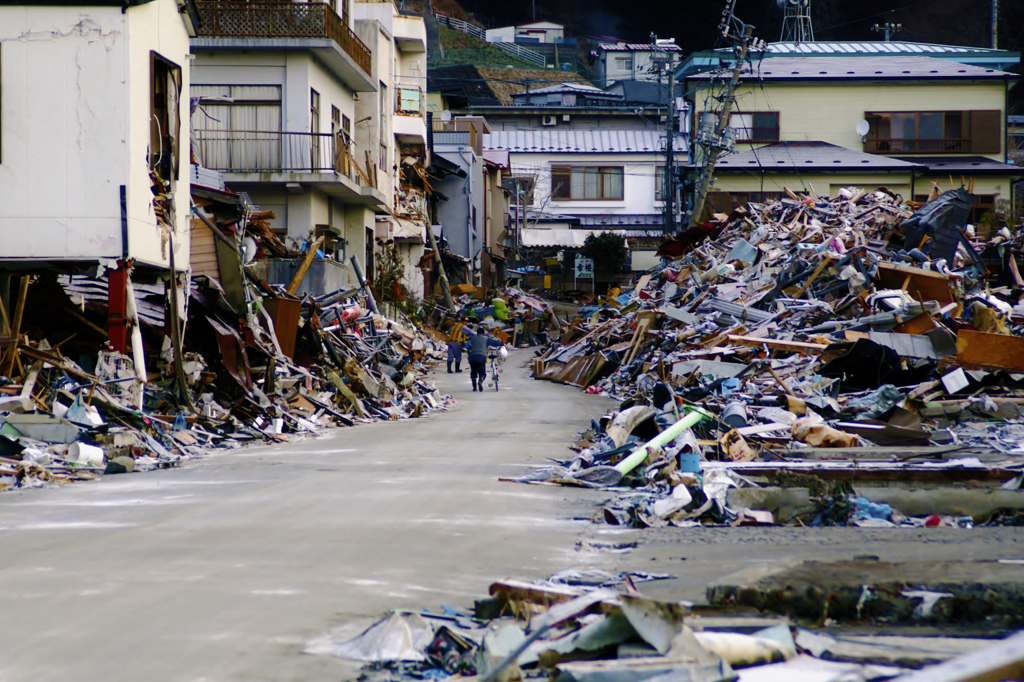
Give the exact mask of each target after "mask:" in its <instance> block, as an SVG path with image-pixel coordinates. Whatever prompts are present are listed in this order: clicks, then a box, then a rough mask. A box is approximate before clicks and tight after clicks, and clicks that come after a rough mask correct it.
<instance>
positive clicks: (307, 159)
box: [192, 130, 352, 179]
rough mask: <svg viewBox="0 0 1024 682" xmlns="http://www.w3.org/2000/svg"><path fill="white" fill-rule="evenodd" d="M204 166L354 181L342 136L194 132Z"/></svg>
mask: <svg viewBox="0 0 1024 682" xmlns="http://www.w3.org/2000/svg"><path fill="white" fill-rule="evenodd" d="M192 139H193V143H194V144H195V145H196V146H197V149H196V152H197V154H198V156H199V158H200V160H201V161H202V163H203V166H204V167H206V168H210V169H213V170H218V171H223V172H227V173H318V172H333V173H338V174H339V175H344V176H345V177H347V178H349V179H352V151H351V148H350V146H349V144H348V143H346V142H345V139H344V138H343V137H342V135H340V134H338V135H332V134H330V133H285V132H277V131H263V130H193V131H192Z"/></svg>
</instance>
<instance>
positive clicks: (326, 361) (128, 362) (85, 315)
mask: <svg viewBox="0 0 1024 682" xmlns="http://www.w3.org/2000/svg"><path fill="white" fill-rule="evenodd" d="M260 215H261V214H258V213H254V214H253V216H255V217H254V218H253V219H252V220H251V221H249V222H247V221H246V218H245V216H244V215H243V217H242V219H241V220H236V221H234V222H232V221H229V222H228V224H225V223H220V224H215V223H214V221H213V220H211V219H208V218H205V217H203V218H202V220H203V221H204V222H205V223H206V227H208V228H209V230H211V231H216V234H218V235H220V236H219V237H218V239H219V240H221V241H223V242H225V243H227V244H228V245H230V247H231V249H234V251H233V252H232V251H230V250H229V251H228V255H229V256H231V257H232V258H234V263H235V266H237V267H238V268H239V269H238V271H230V272H228V271H221V276H219V277H218V276H214V275H213V274H200V275H196V276H193V277H191V278H185V277H183V276H182V275H181V274H180V273H175V274H174V275H172V274H165V275H164V276H163V278H162V279H161V278H159V277H153V276H152V273H150V272H148V271H135V269H134V267H133V264H132V263H131V262H125V261H117V262H111V263H109V264H108V267H99V268H93V269H92V270H91V271H89V272H85V273H75V274H55V273H53V272H48V271H42V272H39V273H32V274H26V275H23V276H21V277H20V278H17V279H15V280H14V283H15V284H16V286H12V293H13V296H12V300H13V301H14V303H13V304H12V306H11V307H12V310H11V311H10V313H11V314H10V315H8V310H6V309H5V308H4V306H3V305H2V304H0V313H2V314H0V325H2V328H0V343H2V359H0V490H10V489H23V488H28V487H36V486H41V485H45V484H47V483H51V482H67V481H76V480H90V479H93V478H96V477H97V476H100V475H103V474H105V473H106V474H114V473H129V472H132V471H148V470H151V469H156V468H164V467H171V466H176V465H178V464H180V463H181V462H183V461H185V460H188V459H191V458H194V457H197V456H200V455H201V454H202V453H203V452H204V451H206V450H207V449H209V448H214V447H221V448H229V447H238V446H239V445H242V444H245V443H249V442H257V441H258V442H276V441H284V440H288V439H289V438H294V437H302V436H303V435H309V434H313V433H315V432H317V431H318V430H320V429H321V428H323V427H328V426H352V425H356V424H360V423H368V422H373V421H391V420H398V419H408V418H414V417H419V416H422V415H424V414H427V413H429V412H432V411H435V410H440V409H445V408H446V407H447V406H448V405H450V404H451V402H452V401H451V398H449V397H447V396H444V395H441V394H440V393H439V392H438V391H437V390H436V389H435V388H434V387H433V386H432V385H431V384H429V383H428V382H427V380H426V373H427V371H429V369H430V368H431V367H432V366H433V365H434V364H435V363H437V362H438V361H440V360H442V359H443V358H444V345H443V344H442V343H440V342H438V341H436V340H434V339H433V338H431V336H430V335H429V334H427V333H426V332H424V330H423V329H422V328H421V327H420V326H419V325H417V324H416V323H415V322H413V321H412V320H411V319H410V318H409V317H407V316H405V315H404V314H402V313H401V312H399V311H397V310H389V311H388V315H384V314H381V312H380V308H379V307H378V305H377V302H376V301H375V299H374V296H373V293H372V289H371V287H370V286H369V284H368V283H366V282H365V280H364V281H363V286H362V287H360V288H355V289H351V290H347V291H335V292H329V293H324V294H321V295H318V296H314V295H311V294H306V295H303V296H297V295H295V292H296V290H297V288H298V285H299V284H300V283H301V281H302V278H303V277H304V275H305V269H304V267H300V268H299V271H298V273H297V274H296V275H295V278H294V279H293V280H292V282H291V283H290V284H289V285H288V286H287V287H285V286H272V285H270V284H268V283H267V282H266V281H265V280H264V279H260V277H258V276H257V274H256V273H257V272H258V271H259V270H258V268H257V267H256V266H258V264H259V262H258V261H253V262H252V264H247V265H241V263H244V262H245V261H246V257H245V255H244V253H245V252H246V249H248V251H249V252H252V253H255V252H256V251H259V250H265V251H266V252H268V253H279V252H281V253H284V251H283V250H284V249H285V247H284V245H283V244H281V243H280V241H279V240H278V239H277V237H276V235H274V233H273V232H272V231H270V230H269V228H266V229H261V228H260V225H261V222H260V220H259V219H258V218H259V216H260ZM247 227H248V228H250V229H249V231H248V232H247V231H246V228H247ZM311 242H312V243H310V244H307V245H306V248H305V250H304V251H303V252H302V253H305V254H306V255H305V256H302V258H303V263H304V264H305V266H306V267H308V264H309V261H311V260H312V258H313V257H314V256H313V254H315V253H317V248H318V245H319V243H320V240H317V241H312V240H311ZM172 248H173V247H172ZM228 260H229V262H230V258H229V259H228ZM250 260H252V259H250ZM353 260H354V259H353ZM172 263H173V260H172ZM353 265H354V267H356V266H358V262H356V261H355V260H354V262H353ZM224 272H228V275H227V276H225V275H224ZM356 272H357V273H359V277H360V279H361V280H362V273H361V270H359V269H358V267H356ZM147 273H148V274H147ZM133 280H134V281H133ZM118 296H120V302H121V304H125V309H124V312H123V313H118V312H117V311H115V310H114V306H115V305H116V303H115V301H116V300H117V299H118ZM118 326H120V331H119V330H118ZM128 328H130V329H131V332H130V333H128V332H127V329H128ZM118 336H120V343H122V344H123V346H124V347H123V348H122V349H121V350H116V349H115V346H116V345H117V344H118V340H117V338H115V337H118Z"/></svg>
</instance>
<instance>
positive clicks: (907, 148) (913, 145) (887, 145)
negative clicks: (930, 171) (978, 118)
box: [864, 137, 971, 154]
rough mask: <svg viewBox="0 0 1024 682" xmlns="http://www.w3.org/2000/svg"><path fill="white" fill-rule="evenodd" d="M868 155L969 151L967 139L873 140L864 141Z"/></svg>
mask: <svg viewBox="0 0 1024 682" xmlns="http://www.w3.org/2000/svg"><path fill="white" fill-rule="evenodd" d="M864 151H865V152H867V153H868V154H961V153H964V152H970V151H971V138H969V137H943V138H927V139H925V138H909V139H908V138H903V139H888V140H886V139H873V140H865V141H864Z"/></svg>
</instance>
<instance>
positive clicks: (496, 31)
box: [485, 21, 565, 44]
mask: <svg viewBox="0 0 1024 682" xmlns="http://www.w3.org/2000/svg"><path fill="white" fill-rule="evenodd" d="M485 35H486V36H487V42H489V43H523V44H528V43H540V44H556V43H561V42H562V41H563V40H564V39H565V26H564V25H563V24H559V23H558V22H555V21H533V22H530V23H528V24H517V25H515V26H502V27H501V28H492V29H488V30H487V32H486V34H485Z"/></svg>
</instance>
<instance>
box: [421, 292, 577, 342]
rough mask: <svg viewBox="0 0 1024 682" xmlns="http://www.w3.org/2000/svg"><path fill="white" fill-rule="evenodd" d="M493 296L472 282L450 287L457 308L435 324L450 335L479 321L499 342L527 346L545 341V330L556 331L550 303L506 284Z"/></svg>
mask: <svg viewBox="0 0 1024 682" xmlns="http://www.w3.org/2000/svg"><path fill="white" fill-rule="evenodd" d="M491 293H492V294H494V295H493V296H491V297H490V298H488V297H487V292H486V291H485V290H483V289H479V288H478V287H474V286H473V285H471V284H458V285H455V286H453V287H452V294H453V295H455V296H457V298H456V299H455V305H456V308H455V310H454V311H451V312H449V313H448V314H447V315H446V316H445V318H444V319H443V320H441V319H438V321H437V326H438V329H439V331H442V332H444V333H446V334H448V335H449V337H451V336H452V335H453V334H455V335H456V336H457V334H458V329H459V328H460V327H461V325H463V324H466V323H467V322H475V323H479V324H482V325H483V326H484V327H486V328H487V329H488V330H489V331H490V332H491V333H492V334H494V335H495V336H496V337H498V338H499V339H500V340H501V341H502V343H505V344H508V345H511V346H512V347H513V348H528V347H530V346H539V345H545V344H547V342H548V334H549V332H551V331H554V332H557V331H558V329H560V326H561V322H560V321H559V319H558V316H557V315H556V314H555V312H554V310H553V309H552V306H551V303H549V302H548V301H546V300H544V299H542V298H539V297H537V296H532V295H530V294H528V293H526V292H524V291H523V290H522V289H519V288H517V287H506V288H505V289H504V290H503V291H501V292H498V291H492V292H491Z"/></svg>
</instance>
